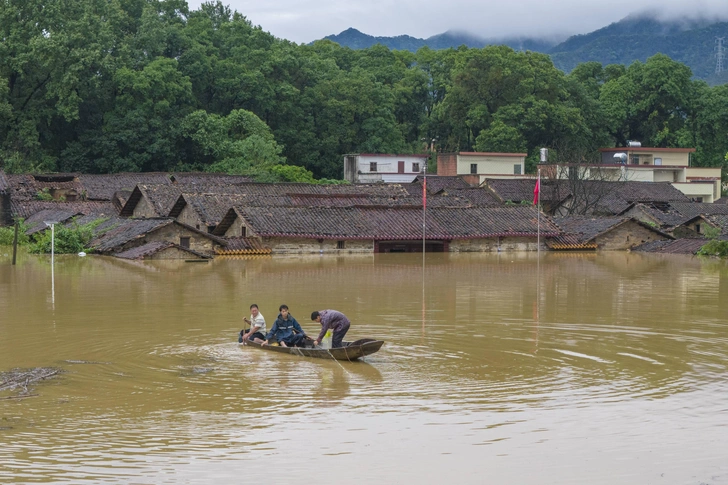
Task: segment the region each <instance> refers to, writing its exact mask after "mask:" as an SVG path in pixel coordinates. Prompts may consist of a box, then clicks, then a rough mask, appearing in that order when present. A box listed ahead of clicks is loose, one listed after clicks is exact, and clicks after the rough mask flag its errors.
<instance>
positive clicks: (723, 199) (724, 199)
mask: <svg viewBox="0 0 728 485" xmlns="http://www.w3.org/2000/svg"><path fill="white" fill-rule="evenodd" d="M0 176H2V175H1V174H0ZM0 183H1V182H0ZM713 204H728V197H721V198H720V199H716V200H715V202H713Z"/></svg>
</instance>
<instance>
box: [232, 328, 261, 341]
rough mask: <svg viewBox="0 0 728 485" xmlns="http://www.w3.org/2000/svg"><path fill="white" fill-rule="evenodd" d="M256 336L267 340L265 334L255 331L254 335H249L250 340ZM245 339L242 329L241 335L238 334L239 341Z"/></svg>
mask: <svg viewBox="0 0 728 485" xmlns="http://www.w3.org/2000/svg"><path fill="white" fill-rule="evenodd" d="M256 338H259V339H261V340H265V335H263V334H262V333H260V332H255V333H254V334H253V335H251V336H250V337H248V339H249V340H254V339H256ZM242 341H243V331H242V330H241V331H240V335H238V343H241V342H242Z"/></svg>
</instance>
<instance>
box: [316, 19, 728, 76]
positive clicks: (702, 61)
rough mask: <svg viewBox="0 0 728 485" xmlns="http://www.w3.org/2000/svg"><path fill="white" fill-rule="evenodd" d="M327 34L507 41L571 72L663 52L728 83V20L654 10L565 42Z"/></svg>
mask: <svg viewBox="0 0 728 485" xmlns="http://www.w3.org/2000/svg"><path fill="white" fill-rule="evenodd" d="M716 37H725V38H726V41H727V42H725V43H724V49H725V53H726V58H725V61H724V66H725V68H726V71H724V72H723V73H720V74H716V73H715V68H716V56H715V46H716V44H715V39H716ZM325 38H326V39H329V40H332V41H334V42H337V43H338V44H340V45H341V46H343V47H350V48H352V49H365V48H367V47H371V46H373V45H376V44H382V45H384V46H386V47H388V48H390V49H395V50H409V51H413V52H414V51H416V50H417V49H419V48H420V47H423V46H428V47H430V48H431V49H447V48H450V47H458V46H460V45H465V46H467V47H474V48H480V47H484V46H486V45H494V44H502V45H507V46H510V47H511V48H513V49H515V50H531V51H534V52H543V53H545V54H549V55H550V56H551V58H552V60H553V62H554V65H556V67H558V68H559V69H562V70H564V71H566V72H569V71H571V70H572V69H573V68H574V67H576V65H578V64H581V63H583V62H588V61H597V62H601V63H602V64H605V65H606V64H624V65H629V64H632V63H633V62H634V61H642V62H644V61H645V60H647V58H649V57H651V56H653V55H655V54H657V53H663V54H666V55H668V56H669V57H670V58H671V59H673V60H675V61H678V62H682V63H683V64H685V65H687V66H689V67H690V69H692V71H693V74H694V75H695V77H696V78H699V79H704V80H706V81H707V82H708V83H710V84H722V83H725V82H728V22H719V21H715V20H710V19H681V20H671V21H663V20H658V19H657V18H656V17H655V15H653V14H650V13H642V14H639V15H630V16H628V17H626V18H624V19H622V20H620V21H619V22H615V23H612V24H610V25H608V26H606V27H603V28H601V29H598V30H595V31H594V32H590V33H588V34H583V35H574V36H571V37H569V38H568V39H566V40H564V41H563V42H560V43H559V42H554V41H553V40H551V39H547V38H538V37H510V38H484V37H479V36H477V35H474V34H469V33H464V32H455V31H448V32H445V33H442V34H439V35H434V36H432V37H428V38H427V39H418V38H416V37H411V36H408V35H401V36H397V37H373V36H371V35H367V34H364V33H362V32H359V31H358V30H356V29H347V30H345V31H344V32H341V33H340V34H338V35H329V36H327V37H325Z"/></svg>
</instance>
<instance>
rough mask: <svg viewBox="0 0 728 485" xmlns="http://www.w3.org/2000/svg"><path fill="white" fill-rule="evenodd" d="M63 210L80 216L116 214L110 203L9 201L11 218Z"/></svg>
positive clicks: (24, 217) (25, 217) (23, 217)
mask: <svg viewBox="0 0 728 485" xmlns="http://www.w3.org/2000/svg"><path fill="white" fill-rule="evenodd" d="M46 209H49V210H63V211H71V212H77V213H80V214H106V215H112V214H116V210H115V209H114V207H113V206H112V205H111V203H110V202H97V201H91V202H88V201H87V202H51V201H43V200H28V201H20V200H16V199H15V198H11V199H10V212H11V214H12V216H13V218H16V219H17V218H22V219H27V218H29V217H30V216H32V215H33V214H35V213H36V212H39V211H42V210H46Z"/></svg>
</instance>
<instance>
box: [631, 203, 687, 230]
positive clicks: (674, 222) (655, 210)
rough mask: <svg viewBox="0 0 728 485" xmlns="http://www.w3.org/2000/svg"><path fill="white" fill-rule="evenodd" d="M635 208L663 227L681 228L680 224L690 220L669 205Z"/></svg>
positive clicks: (647, 205)
mask: <svg viewBox="0 0 728 485" xmlns="http://www.w3.org/2000/svg"><path fill="white" fill-rule="evenodd" d="M635 208H636V209H637V210H639V211H641V212H643V213H644V214H646V215H647V216H649V217H650V218H651V219H652V220H654V221H655V222H657V223H658V224H659V225H660V226H662V227H675V226H679V225H680V224H682V223H684V222H685V221H686V219H689V218H686V217H685V216H684V215H682V214H681V213H680V212H678V211H677V210H675V209H674V208H672V206H671V205H670V204H669V203H668V204H637V205H636V206H635Z"/></svg>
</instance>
